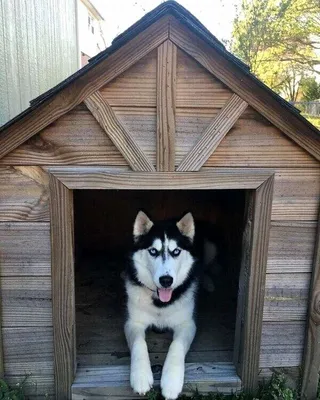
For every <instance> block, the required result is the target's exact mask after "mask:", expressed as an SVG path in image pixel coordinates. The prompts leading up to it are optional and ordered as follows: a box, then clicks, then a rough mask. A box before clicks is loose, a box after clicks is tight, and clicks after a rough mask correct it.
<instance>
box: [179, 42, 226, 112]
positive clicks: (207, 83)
mask: <svg viewBox="0 0 320 400" xmlns="http://www.w3.org/2000/svg"><path fill="white" fill-rule="evenodd" d="M177 62H178V63H177V107H179V108H180V107H181V108H191V109H195V108H196V109H197V110H198V111H200V109H208V108H215V109H220V108H222V107H223V106H224V105H225V103H226V102H227V101H228V100H229V98H230V97H231V96H232V91H231V90H230V89H228V88H227V87H226V86H225V85H224V84H223V83H222V82H220V81H219V80H218V79H216V78H215V77H214V76H213V75H212V74H210V73H209V72H208V71H207V70H206V69H205V68H203V67H202V66H201V65H200V64H198V63H197V62H196V61H195V60H194V59H192V58H191V57H189V56H188V55H187V54H186V53H184V52H183V51H181V50H180V49H178V51H177Z"/></svg>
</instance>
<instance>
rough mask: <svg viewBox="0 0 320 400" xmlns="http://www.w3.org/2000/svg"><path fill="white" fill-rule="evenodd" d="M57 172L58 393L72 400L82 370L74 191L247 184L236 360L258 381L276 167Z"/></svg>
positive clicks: (249, 383)
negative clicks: (77, 323)
mask: <svg viewBox="0 0 320 400" xmlns="http://www.w3.org/2000/svg"><path fill="white" fill-rule="evenodd" d="M48 172H49V174H50V214H51V246H52V248H51V251H52V302H53V332H54V365H55V389H56V399H60V400H66V399H71V385H72V383H73V380H74V376H75V372H76V333H75V332H76V331H75V288H74V237H73V229H74V224H73V190H75V189H101V190H104V189H116V190H130V189H135V190H136V189H141V190H159V189H160V190H183V189H190V190H191V189H193V190H222V189H245V190H247V193H248V196H247V206H246V207H247V222H246V228H245V233H244V242H243V243H244V247H243V248H244V250H245V251H243V256H242V266H241V272H240V291H239V294H240V298H239V301H238V314H239V315H240V318H237V327H236V335H237V340H236V341H235V363H236V367H237V371H238V373H239V376H240V378H241V379H242V385H243V387H244V388H245V389H247V390H254V389H255V388H256V387H257V383H258V372H259V356H260V343H261V331H262V317H263V304H264V292H265V278H266V265H267V251H268V245H269V230H270V221H271V205H272V197H273V181H274V174H273V173H270V170H268V171H266V170H263V169H247V168H245V169H239V168H210V169H209V168H208V169H202V170H201V171H199V172H134V171H130V170H128V169H127V168H108V167H55V168H48Z"/></svg>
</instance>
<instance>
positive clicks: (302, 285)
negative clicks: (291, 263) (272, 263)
mask: <svg viewBox="0 0 320 400" xmlns="http://www.w3.org/2000/svg"><path fill="white" fill-rule="evenodd" d="M310 279H311V273H285V274H267V275H266V289H265V301H264V309H263V320H264V321H305V320H306V317H307V303H308V293H309V288H310Z"/></svg>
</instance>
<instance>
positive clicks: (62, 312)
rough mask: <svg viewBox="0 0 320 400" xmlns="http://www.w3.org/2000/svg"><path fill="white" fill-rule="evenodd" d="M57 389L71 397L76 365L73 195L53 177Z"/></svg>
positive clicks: (54, 314)
mask: <svg viewBox="0 0 320 400" xmlns="http://www.w3.org/2000/svg"><path fill="white" fill-rule="evenodd" d="M50 217H51V251H52V302H53V307H52V309H53V334H54V371H55V388H56V397H57V398H58V399H68V398H70V397H71V384H72V382H73V379H74V373H75V363H76V337H75V336H76V334H75V295H74V285H75V283H74V237H73V227H74V223H73V192H72V191H70V190H68V189H67V188H66V187H65V186H64V185H63V184H62V183H61V182H59V181H58V180H57V179H56V178H55V177H54V176H53V175H50Z"/></svg>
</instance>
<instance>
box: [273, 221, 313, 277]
mask: <svg viewBox="0 0 320 400" xmlns="http://www.w3.org/2000/svg"><path fill="white" fill-rule="evenodd" d="M316 225H317V224H316V222H304V221H273V222H272V224H271V230H270V244H269V251H268V264H267V273H279V274H280V273H296V272H311V270H312V262H313V253H314V246H315V235H316V228H317V226H316Z"/></svg>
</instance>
